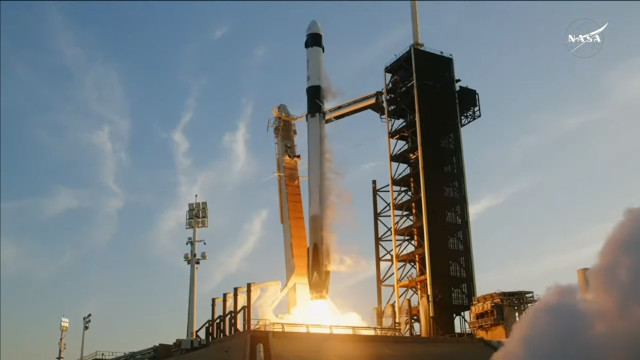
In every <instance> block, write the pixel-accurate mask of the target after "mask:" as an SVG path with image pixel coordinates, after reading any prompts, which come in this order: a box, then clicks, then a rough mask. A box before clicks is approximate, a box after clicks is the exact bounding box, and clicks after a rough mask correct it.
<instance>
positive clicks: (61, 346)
mask: <svg viewBox="0 0 640 360" xmlns="http://www.w3.org/2000/svg"><path fill="white" fill-rule="evenodd" d="M67 330H69V319H67V318H65V317H64V315H63V316H62V319H61V320H60V341H59V342H58V357H57V358H56V359H57V360H62V359H64V356H62V353H63V352H64V350H65V349H66V348H67V344H65V343H64V333H65V332H66V331H67Z"/></svg>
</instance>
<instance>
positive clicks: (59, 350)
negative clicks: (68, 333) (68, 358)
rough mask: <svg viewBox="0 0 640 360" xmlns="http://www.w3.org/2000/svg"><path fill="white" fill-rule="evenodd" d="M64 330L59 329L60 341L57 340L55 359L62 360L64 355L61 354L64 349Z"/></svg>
mask: <svg viewBox="0 0 640 360" xmlns="http://www.w3.org/2000/svg"><path fill="white" fill-rule="evenodd" d="M64 345H65V343H64V330H62V329H60V342H58V357H57V358H56V359H58V360H62V359H64V356H62V352H63V351H64V348H63V347H64Z"/></svg>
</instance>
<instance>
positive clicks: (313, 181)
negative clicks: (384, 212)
mask: <svg viewBox="0 0 640 360" xmlns="http://www.w3.org/2000/svg"><path fill="white" fill-rule="evenodd" d="M304 47H305V49H306V52H307V146H308V151H309V154H308V161H309V255H308V263H309V271H308V276H309V293H310V296H311V299H312V300H315V299H325V298H327V296H328V295H329V280H330V275H331V274H330V270H329V262H330V259H331V258H330V251H329V242H328V238H327V235H326V234H325V228H326V221H327V220H326V219H327V217H326V214H325V211H326V205H327V204H326V197H327V195H328V194H327V191H326V182H327V181H326V172H325V170H326V169H325V149H324V147H325V139H324V137H325V130H324V126H325V113H324V96H323V93H324V91H323V89H322V87H323V80H324V79H325V76H324V75H325V69H324V45H323V44H322V31H321V30H320V25H318V22H317V21H315V20H313V21H311V23H310V24H309V27H308V28H307V34H306V40H305V42H304Z"/></svg>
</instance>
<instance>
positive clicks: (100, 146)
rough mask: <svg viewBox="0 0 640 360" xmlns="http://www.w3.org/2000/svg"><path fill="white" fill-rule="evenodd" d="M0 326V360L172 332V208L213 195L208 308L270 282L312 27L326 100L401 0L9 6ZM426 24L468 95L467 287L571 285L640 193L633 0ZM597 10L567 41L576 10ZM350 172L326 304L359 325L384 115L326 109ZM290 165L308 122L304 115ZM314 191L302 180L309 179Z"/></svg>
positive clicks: (384, 36) (4, 36)
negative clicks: (573, 42)
mask: <svg viewBox="0 0 640 360" xmlns="http://www.w3.org/2000/svg"><path fill="white" fill-rule="evenodd" d="M1 10H2V12H1V20H2V23H1V50H2V51H1V73H2V77H1V89H0V90H1V93H2V98H1V107H0V110H1V120H2V122H1V125H2V128H1V130H2V132H1V138H0V139H1V161H2V162H1V174H2V178H1V205H2V212H1V225H2V227H1V246H2V248H1V252H2V263H1V264H2V268H1V270H2V271H1V278H0V280H1V290H2V291H1V295H0V296H1V338H2V339H1V342H2V344H3V346H2V350H1V354H0V356H1V357H2V358H6V359H44V358H51V357H54V356H55V354H56V343H57V336H58V331H57V327H58V322H59V318H60V317H61V316H62V314H65V315H66V316H67V317H69V318H70V322H71V325H70V331H69V334H68V339H67V343H68V350H67V352H66V357H67V358H77V357H78V355H79V348H80V337H81V325H80V323H81V319H82V316H83V315H84V314H86V313H89V312H91V313H92V314H93V322H92V326H91V329H90V330H89V333H87V343H86V351H85V352H86V353H88V352H92V351H94V350H113V351H131V350H136V349H140V348H143V347H147V346H151V345H153V344H157V343H158V342H171V341H173V340H174V339H176V338H180V337H183V336H184V333H185V331H186V305H187V286H188V268H187V266H185V265H184V263H183V261H182V254H183V253H184V252H185V251H186V250H187V247H186V246H185V245H184V244H185V243H184V241H185V240H186V237H187V236H188V235H189V234H188V233H187V232H186V231H185V230H184V228H183V221H184V210H185V209H186V204H187V202H189V201H192V199H193V195H194V194H195V193H198V194H199V196H200V198H201V199H202V200H206V201H208V202H209V206H210V208H211V210H210V217H211V220H210V226H209V229H206V230H203V231H202V232H201V236H202V238H204V239H206V240H207V246H206V247H205V249H204V250H206V251H208V253H209V254H210V257H209V260H207V261H205V262H204V264H203V265H202V266H201V267H200V288H199V304H200V312H199V316H198V323H199V324H201V323H202V322H203V321H204V320H205V319H206V317H207V316H208V315H209V310H208V304H209V299H210V298H211V297H213V296H219V295H220V294H221V293H222V292H227V291H230V290H232V288H233V287H234V286H241V285H243V284H245V283H246V282H248V281H257V282H259V281H269V280H283V279H284V259H283V245H282V229H281V226H280V224H279V218H278V211H279V210H278V198H277V183H276V180H275V178H274V177H273V172H274V171H275V148H274V142H273V135H272V132H267V121H268V119H269V118H270V117H271V111H270V110H271V108H272V107H274V106H277V105H278V104H281V103H285V104H287V105H288V106H289V108H290V109H291V111H292V112H293V113H295V114H302V113H303V112H304V110H305V109H304V107H305V92H304V90H305V76H306V75H305V73H304V72H305V66H304V63H305V52H304V47H303V42H304V31H305V29H306V26H307V24H308V23H309V21H311V20H312V19H316V20H318V21H319V22H320V24H321V26H322V27H323V31H324V36H325V47H326V59H325V61H326V66H327V71H328V73H329V76H330V78H331V81H332V84H333V86H334V87H335V88H336V89H337V90H338V91H339V93H340V98H339V99H338V100H336V101H335V103H339V102H341V101H346V100H349V99H351V98H354V97H358V96H361V95H363V94H366V93H369V92H372V91H375V90H378V89H380V88H382V76H383V74H382V69H383V66H384V64H386V63H388V62H389V61H390V60H392V59H393V57H394V54H399V53H401V52H402V51H403V50H404V49H405V48H406V47H407V46H408V45H409V43H410V41H411V39H410V37H411V29H410V25H409V18H410V17H409V14H410V13H409V4H408V3H400V2H331V3H328V2H325V3H323V2H317V3H312V2H274V3H269V2H251V3H249V2H227V3H225V2H213V3H210V2H193V3H177V2H173V3H172V2H158V3H143V2H138V3H129V2H117V3H116V2H94V3H54V2H42V3H38V2H25V3H20V2H2V4H1ZM419 11H420V20H421V34H422V40H423V42H424V43H425V44H426V45H427V46H428V47H430V48H434V49H438V50H442V51H445V52H448V53H451V54H453V56H454V59H455V66H456V72H457V77H459V78H461V79H462V83H461V84H463V85H468V86H471V87H473V88H475V89H477V90H478V91H479V93H480V98H481V105H482V113H483V114H482V115H483V116H482V118H481V120H479V121H478V122H476V123H474V124H472V125H470V126H468V127H466V128H465V129H464V130H463V140H464V153H465V164H466V169H467V182H468V192H469V200H470V207H471V212H472V215H473V219H472V237H473V242H474V256H475V265H476V279H477V287H478V291H479V292H480V293H484V292H490V291H495V290H516V289H531V290H534V291H536V292H537V293H543V292H544V291H545V289H546V287H547V286H549V285H552V284H555V283H568V282H575V277H576V276H575V274H576V273H575V270H576V269H577V268H579V267H584V266H589V265H590V264H592V263H593V262H594V261H595V259H596V257H597V254H598V251H599V249H600V246H601V245H602V243H603V241H604V239H605V237H606V234H607V233H608V232H609V231H610V230H611V227H612V226H613V225H614V224H615V223H616V222H617V220H618V219H619V218H620V217H621V216H622V213H623V211H624V209H625V208H627V207H630V206H637V205H639V203H638V201H639V199H640V196H639V195H640V185H639V184H640V182H638V181H637V179H638V178H639V177H640V163H639V161H638V158H637V154H638V153H639V152H640V141H638V139H639V137H640V123H639V122H638V116H637V109H638V106H639V105H640V97H638V94H640V48H639V47H638V46H634V44H635V43H636V42H635V38H634V36H635V35H636V34H640V24H639V23H638V22H637V18H638V16H640V5H638V4H637V3H632V2H623V3H614V2H608V3H604V2H602V3H598V2H585V3H578V2H571V3H555V2H553V3H552V2H544V3H535V2H525V3H508V2H498V3H490V2H482V3H459V2H456V3H450V2H433V3H432V2H421V3H420V4H419ZM580 18H590V19H593V20H595V21H596V22H598V23H599V24H604V23H607V22H608V23H609V25H608V27H607V28H606V30H605V31H604V35H603V36H604V47H603V48H602V50H601V51H600V52H599V53H598V54H597V55H595V56H593V57H591V58H587V59H581V58H577V57H575V56H572V55H570V54H569V53H568V51H567V50H566V49H565V47H564V42H565V41H566V39H565V30H566V29H567V27H568V26H569V24H570V23H571V22H573V21H574V20H577V19H580ZM327 129H328V136H329V141H330V143H331V144H332V151H333V158H334V161H335V165H336V167H337V169H338V171H339V173H340V174H341V181H340V194H341V197H340V199H341V200H340V201H341V206H340V208H341V213H340V220H339V222H338V224H337V226H338V235H339V240H338V247H339V248H340V251H341V253H343V254H344V255H346V256H350V257H352V258H354V259H356V260H357V261H356V264H357V265H358V266H356V268H354V269H352V270H351V271H350V272H344V273H335V274H334V275H333V277H332V289H331V294H332V298H333V300H334V301H335V302H336V304H338V306H339V307H341V308H342V309H344V310H355V311H358V312H359V313H361V314H362V315H363V317H364V318H365V320H370V319H371V315H370V314H371V308H372V307H373V306H375V288H374V286H375V280H374V278H373V269H374V266H373V230H372V218H371V190H370V184H371V180H372V179H378V181H379V182H382V183H384V182H385V179H387V174H386V169H387V168H386V162H385V161H386V160H385V156H386V139H385V135H384V124H383V123H381V122H380V121H379V119H378V117H377V116H376V115H375V114H374V113H364V114H359V115H357V116H354V117H352V118H348V119H345V120H341V121H339V122H336V123H333V124H331V125H329V126H328V127H327ZM298 131H299V137H298V144H299V152H300V153H301V154H302V158H303V160H302V172H303V175H306V170H305V169H306V168H305V160H304V159H305V154H306V146H305V138H306V128H305V124H304V123H303V122H302V123H300V124H299V125H298ZM303 196H305V198H306V184H305V186H303Z"/></svg>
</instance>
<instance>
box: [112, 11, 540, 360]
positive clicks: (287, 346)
mask: <svg viewBox="0 0 640 360" xmlns="http://www.w3.org/2000/svg"><path fill="white" fill-rule="evenodd" d="M412 18H413V19H412V20H414V21H413V23H414V43H413V44H412V45H411V46H409V48H408V49H406V51H405V52H404V53H403V54H402V55H400V56H398V57H397V58H396V59H395V60H393V61H392V62H391V63H390V64H388V65H387V66H386V67H385V68H384V87H383V89H382V91H374V92H372V93H371V94H369V95H365V96H363V97H360V98H357V99H354V100H351V101H349V102H346V103H344V104H342V105H338V106H336V107H333V108H330V109H325V108H324V103H323V100H324V99H323V98H322V96H323V95H322V94H323V90H322V85H323V80H322V72H321V71H320V70H322V68H323V65H322V64H323V61H324V60H323V58H322V57H323V54H324V50H325V48H324V44H323V42H322V35H321V33H320V28H319V25H318V24H317V23H316V22H315V21H313V22H312V23H311V25H310V27H309V29H308V30H307V41H306V42H305V48H306V49H307V72H308V73H307V76H308V77H307V85H308V86H307V114H306V119H307V122H308V124H309V123H310V121H311V120H312V123H313V124H314V125H313V126H310V125H309V126H308V132H312V131H313V132H315V133H314V134H308V137H309V140H308V142H311V143H313V144H314V145H313V146H310V147H313V148H317V149H316V150H315V152H314V154H313V156H315V158H314V159H310V160H309V162H310V164H312V165H313V166H310V173H309V178H310V180H314V181H316V182H311V181H310V184H312V185H310V191H309V192H310V195H309V196H310V198H312V199H314V196H315V200H313V201H310V203H313V204H316V205H315V208H314V207H313V206H311V205H310V210H309V211H310V214H309V216H310V218H311V217H312V216H311V215H312V214H311V213H315V214H316V219H318V216H319V218H320V219H321V220H322V217H323V211H324V206H325V203H324V199H319V198H318V197H319V196H321V195H322V191H321V190H322V189H323V187H324V184H322V181H319V182H318V180H317V179H316V178H321V177H322V176H324V175H322V173H323V171H325V170H324V165H323V163H322V161H323V160H320V157H319V156H318V155H319V154H322V149H323V146H324V145H323V144H324V143H323V141H324V139H323V136H324V130H323V128H324V125H326V124H328V123H331V122H334V121H336V120H340V119H343V118H346V117H348V116H351V115H354V114H357V113H360V112H362V111H366V110H373V111H374V112H376V113H377V115H378V116H379V117H380V118H381V119H382V120H383V121H384V122H385V123H386V126H387V128H386V138H387V145H388V158H387V159H386V160H387V161H388V167H389V177H388V181H389V182H388V184H386V185H383V186H378V185H377V181H376V180H373V181H372V196H373V220H374V221H373V223H374V244H375V256H376V259H375V260H376V290H377V294H376V295H377V304H376V305H377V306H376V309H375V310H376V323H375V326H372V327H369V326H344V325H343V324H334V323H322V324H321V323H318V322H313V321H305V322H304V323H297V322H295V321H291V319H284V320H282V321H280V318H277V317H273V316H270V317H269V318H265V317H263V316H262V314H258V313H260V312H261V311H262V313H265V311H264V306H260V308H261V309H262V310H255V309H254V308H256V300H257V298H258V296H259V287H260V286H262V284H256V283H247V284H246V286H242V287H235V288H234V289H233V292H227V293H223V294H222V297H217V298H213V299H212V300H211V317H210V318H209V319H208V320H207V321H206V322H205V323H204V324H202V326H200V328H199V329H197V330H195V335H194V337H192V338H189V339H179V340H176V342H175V343H173V344H171V345H168V344H160V345H157V346H154V347H151V348H149V349H145V350H141V351H140V352H136V353H130V354H127V355H124V356H121V357H118V358H117V359H120V360H133V359H136V360H139V359H167V358H179V359H185V360H189V359H194V360H197V359H259V360H272V359H273V360H281V359H348V360H352V359H353V358H357V359H397V358H403V359H424V358H429V359H438V360H458V359H460V360H462V359H465V360H475V359H478V360H481V359H483V360H485V359H486V360H489V359H490V358H491V356H492V354H493V353H494V352H495V351H496V350H497V349H498V347H499V345H500V343H494V342H491V341H487V340H484V339H482V338H479V337H476V335H479V334H476V333H475V331H477V330H478V329H481V330H482V331H485V333H488V330H486V328H487V326H489V325H491V326H494V327H500V326H502V322H500V321H502V320H501V319H502V318H500V319H498V320H499V321H498V320H496V321H494V322H492V323H491V324H489V325H487V324H488V323H487V321H488V320H486V319H485V318H488V317H489V316H490V315H491V316H493V315H495V314H494V313H490V314H489V312H486V311H485V313H481V312H480V310H482V311H484V310H485V309H484V307H482V306H479V305H477V304H478V303H480V302H482V303H483V304H484V302H487V301H488V300H486V299H484V298H482V299H480V300H478V298H477V295H476V283H475V274H474V265H473V251H472V241H471V231H470V218H469V210H468V207H469V206H468V199H467V187H466V177H465V167H464V159H463V149H462V136H461V129H462V128H463V127H464V126H466V125H468V124H470V123H472V122H474V121H475V120H477V119H478V118H479V117H480V115H481V112H480V101H479V95H478V93H477V92H476V90H474V89H472V88H469V87H465V86H458V83H459V82H460V79H458V78H456V75H455V71H454V64H453V57H452V56H451V55H448V54H444V53H443V52H440V51H434V50H426V49H424V46H423V45H422V44H421V43H420V42H419V38H417V37H416V34H417V33H418V30H417V5H416V4H415V2H412ZM316 65H317V66H316ZM314 69H315V70H314ZM273 113H274V119H273V123H270V126H271V127H273V129H274V135H275V138H276V159H277V173H276V175H277V178H278V190H279V201H280V211H281V212H280V215H281V216H280V220H281V223H282V225H283V235H284V250H285V269H286V284H285V286H284V288H282V289H281V290H280V284H279V282H278V288H279V295H278V296H276V297H274V299H272V301H270V302H269V303H268V304H267V307H266V308H267V312H268V313H269V314H270V315H273V308H274V306H275V304H277V303H279V302H280V300H281V299H283V298H285V297H286V299H287V302H288V305H289V308H288V310H289V314H291V313H292V310H293V309H294V308H295V306H296V304H298V305H299V304H300V303H301V302H303V301H307V300H305V299H304V297H303V295H305V294H311V299H314V298H318V297H320V298H322V299H324V298H326V296H327V295H328V287H329V286H328V284H329V276H330V274H329V272H328V266H327V264H328V262H327V258H328V255H329V253H328V250H327V249H328V247H326V246H325V245H324V239H322V236H324V234H321V236H320V237H318V231H319V230H318V229H323V228H324V226H325V225H326V223H324V222H323V223H322V224H320V223H318V224H316V225H315V226H311V227H310V229H309V230H310V234H307V232H306V227H305V223H304V214H303V205H302V195H301V191H300V175H299V172H298V161H299V159H300V155H299V154H297V150H296V145H295V137H296V135H297V132H296V128H295V125H294V122H295V121H297V120H301V119H302V118H303V116H294V115H291V114H290V113H289V111H288V109H287V107H286V106H285V105H280V106H278V107H276V108H274V110H273ZM314 129H315V130H314ZM310 153H311V151H310ZM309 156H310V157H312V154H309ZM311 168H314V169H315V170H314V171H311ZM320 175H322V176H320ZM312 190H313V191H312ZM314 191H315V193H313V192H314ZM310 222H313V221H312V220H310ZM320 225H322V226H320ZM311 233H315V237H314V236H312V234H311ZM307 235H309V239H310V241H309V243H307ZM312 274H313V276H312ZM314 294H315V295H314ZM505 296H506V295H505ZM527 299H528V298H527ZM492 301H493V300H492ZM527 301H528V300H527ZM511 303H512V302H511ZM511 303H508V304H507V301H506V300H505V304H507V305H509V304H511ZM472 304H474V305H475V306H474V309H475V310H477V311H476V312H475V313H474V312H473V311H470V310H472V309H471V307H472ZM528 305H530V303H527V306H521V305H520V302H518V304H517V306H516V307H513V306H512V307H513V308H514V309H515V310H516V311H517V312H518V314H520V313H521V312H522V311H524V310H525V309H526V308H527V307H528ZM509 306H511V305H509ZM509 309H511V308H509ZM487 314H489V315H487ZM492 314H493V315H492ZM514 314H515V312H514ZM497 316H498V315H495V316H494V317H495V318H497ZM491 319H493V318H491ZM470 321H471V322H472V324H471V325H472V326H470V323H469V322H470ZM492 321H493V320H492ZM509 326H511V323H510V324H509ZM472 330H473V331H472ZM492 331H493V330H492ZM496 331H497V330H496ZM496 331H493V333H497V332H496ZM489 338H491V337H489Z"/></svg>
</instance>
